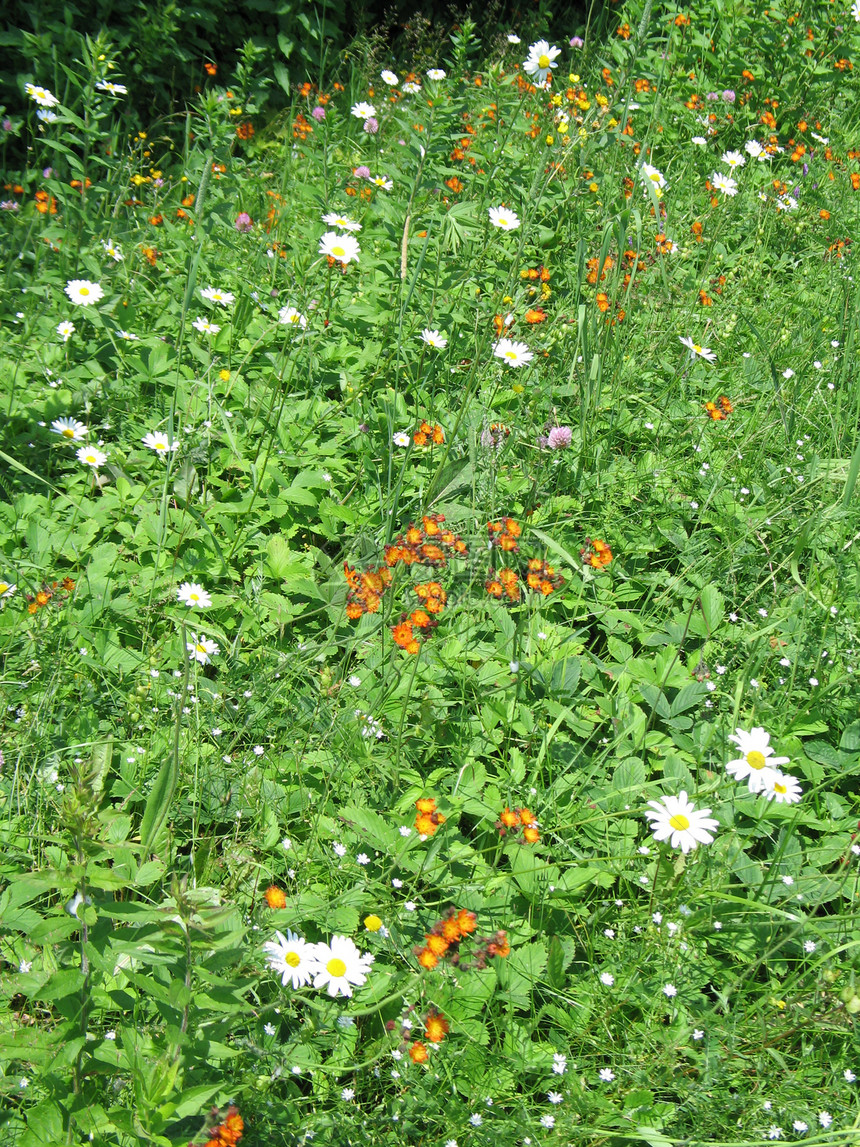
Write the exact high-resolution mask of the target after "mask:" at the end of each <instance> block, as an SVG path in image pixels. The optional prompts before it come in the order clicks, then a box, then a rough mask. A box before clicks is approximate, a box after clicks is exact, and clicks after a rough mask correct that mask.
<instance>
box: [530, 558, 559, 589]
mask: <svg viewBox="0 0 860 1147" xmlns="http://www.w3.org/2000/svg"><path fill="white" fill-rule="evenodd" d="M563 582H564V579H563V578H562V576H561V574H558V573H556V572H555V567H554V566H551V565H547V563H546V562H545V561H544V560H543V558H529V565H528V573H527V574H526V584H527V585H528V587H529V589H533V590H537V591H538V592H540V593H542V594H543V596H544V597H549V595H550V594H551V593H552V591H553V590H554V589H560V588H561V586H562V584H563Z"/></svg>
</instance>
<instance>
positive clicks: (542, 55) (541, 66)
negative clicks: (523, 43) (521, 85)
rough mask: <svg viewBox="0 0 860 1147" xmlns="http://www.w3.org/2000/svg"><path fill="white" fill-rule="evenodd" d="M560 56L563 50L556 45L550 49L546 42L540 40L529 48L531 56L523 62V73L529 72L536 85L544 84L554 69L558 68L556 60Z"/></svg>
mask: <svg viewBox="0 0 860 1147" xmlns="http://www.w3.org/2000/svg"><path fill="white" fill-rule="evenodd" d="M560 55H561V48H556V47H555V45H553V46H552V47H550V45H549V43H548V42H547V41H546V40H538V41H537V43H536V44H531V45H530V46H529V54H528V56H527V57H526V59H525V60H524V61H523V71H525V72H528V74H529V75H530V76H531V77H532V79H533V80H534V82H535V83H536V84H543V83H545V82H546V78H547V76H548V75H549V74H550V72H551V71H552V69H553V68H557V67H558V64H556V63H555V58H556V56H560Z"/></svg>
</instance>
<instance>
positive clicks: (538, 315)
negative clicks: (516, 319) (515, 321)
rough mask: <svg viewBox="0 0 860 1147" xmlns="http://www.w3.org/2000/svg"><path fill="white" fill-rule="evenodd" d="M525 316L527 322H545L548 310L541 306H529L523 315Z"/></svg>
mask: <svg viewBox="0 0 860 1147" xmlns="http://www.w3.org/2000/svg"><path fill="white" fill-rule="evenodd" d="M523 318H524V319H525V321H526V322H527V323H532V324H534V323H545V322H546V311H544V310H542V309H541V308H540V307H529V309H528V310H527V311H526V313H525V314H524V315H523Z"/></svg>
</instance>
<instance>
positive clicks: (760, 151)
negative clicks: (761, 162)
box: [744, 139, 767, 159]
mask: <svg viewBox="0 0 860 1147" xmlns="http://www.w3.org/2000/svg"><path fill="white" fill-rule="evenodd" d="M744 151H745V152H746V153H747V155H748V156H750V158H752V159H758V158H759V157H760V156H761V155H766V154H767V152H765V150H764V148H763V147H762V145H761V144H760V143H759V141H758V140H757V139H748V140H747V141H746V143H745V144H744Z"/></svg>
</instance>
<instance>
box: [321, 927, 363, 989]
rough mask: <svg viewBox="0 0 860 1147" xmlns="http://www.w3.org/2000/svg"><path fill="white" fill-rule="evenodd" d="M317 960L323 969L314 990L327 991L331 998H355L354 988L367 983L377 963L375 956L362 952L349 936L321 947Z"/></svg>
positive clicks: (337, 937) (340, 937) (335, 938)
mask: <svg viewBox="0 0 860 1147" xmlns="http://www.w3.org/2000/svg"><path fill="white" fill-rule="evenodd" d="M314 956H315V957H316V960H317V963H318V965H319V968H318V970H317V972H316V975H315V976H314V987H315V988H325V989H326V990H327V991H328V994H329V995H330V996H338V995H341V996H351V995H352V989H353V987H354V986H355V987H360V986H361V985H362V984H363V983H365V982H366V980H367V974H368V972H369V971H370V965H371V964H372V963H373V956H372V955H371V954H370V953H369V952H365V953H361V952H359V950H358V948H356V946H355V944H354V943H353V942H352V940H350V938H349V937H348V936H332V938H331V941H330V942H329V943H328V944H317V945H316V947H315V949H314Z"/></svg>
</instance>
